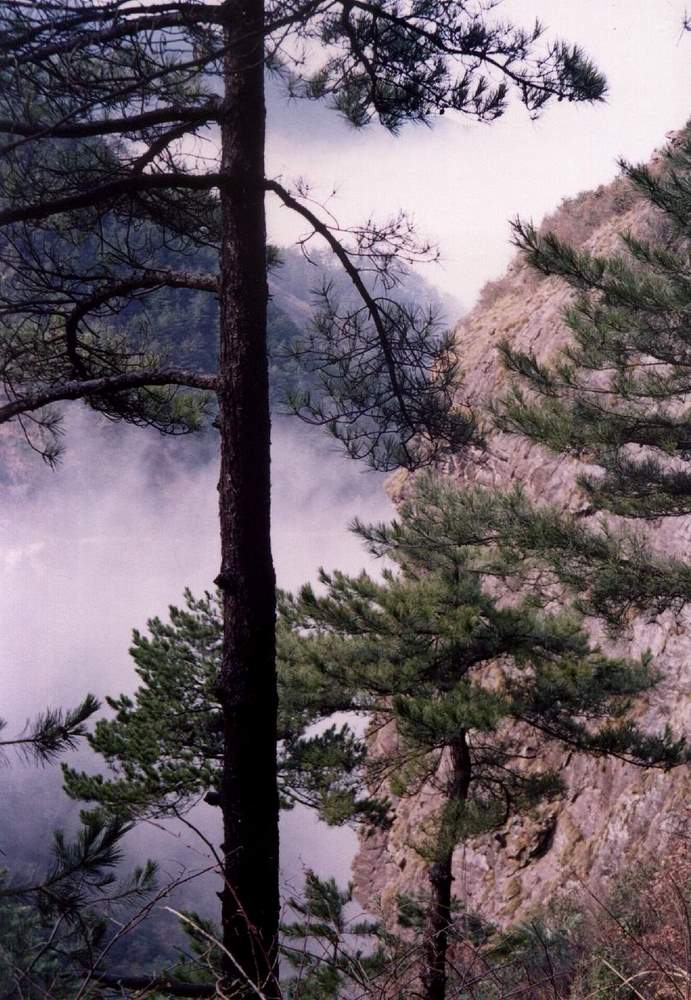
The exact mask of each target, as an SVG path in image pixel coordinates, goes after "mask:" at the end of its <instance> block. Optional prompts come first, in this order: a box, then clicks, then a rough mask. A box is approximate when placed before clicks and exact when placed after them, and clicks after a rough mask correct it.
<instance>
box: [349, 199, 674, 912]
mask: <svg viewBox="0 0 691 1000" xmlns="http://www.w3.org/2000/svg"><path fill="white" fill-rule="evenodd" d="M655 226H656V219H655V217H654V215H653V213H652V212H651V211H650V209H649V208H648V207H647V205H644V204H643V203H642V202H641V201H639V200H638V199H637V198H636V197H635V196H634V194H633V192H632V191H631V190H630V188H629V187H628V186H627V185H626V183H625V182H624V181H622V180H617V181H615V182H614V183H613V184H611V185H609V186H606V187H601V188H599V189H598V190H596V191H594V192H589V193H586V194H583V195H581V196H579V197H578V198H575V199H572V200H570V201H567V202H565V203H564V204H563V205H562V206H561V207H560V208H559V210H558V211H557V212H556V213H555V214H554V215H553V216H552V217H550V218H549V219H547V220H546V221H545V227H546V228H550V229H553V230H555V231H556V232H557V233H558V234H559V235H560V236H561V237H562V238H565V239H568V240H570V241H572V242H574V243H578V244H580V245H584V246H586V247H588V248H589V249H591V250H610V249H612V248H613V247H615V245H616V244H617V241H618V233H619V232H621V231H625V230H631V231H632V232H634V233H636V234H638V235H650V234H651V232H652V231H654V229H655ZM569 294H570V293H569V291H568V290H567V289H566V287H565V286H564V284H563V283H561V282H559V281H557V280H555V279H547V278H544V277H542V276H540V275H538V274H536V273H535V272H533V271H531V270H529V269H528V268H527V266H526V265H525V264H524V263H522V261H520V260H515V261H514V262H513V263H512V264H511V266H510V267H509V269H508V271H507V273H506V274H505V276H504V277H502V278H501V279H500V280H498V281H494V282H491V283H490V284H488V285H487V286H486V287H485V289H484V291H483V293H482V295H481V298H480V300H479V302H478V304H477V306H476V307H475V308H474V309H473V311H472V312H471V313H470V314H469V315H468V316H467V317H466V318H465V319H464V320H462V321H461V323H460V324H459V326H458V327H457V329H456V337H457V342H458V347H459V353H460V357H461V359H462V364H463V367H464V370H465V372H466V380H465V386H464V390H463V394H464V396H466V397H467V398H469V399H470V400H472V401H473V402H474V404H475V406H476V407H477V408H478V410H482V409H484V408H485V406H486V404H487V403H488V402H489V401H490V400H492V399H493V398H494V397H496V395H497V394H498V393H500V392H501V391H502V389H503V388H505V386H506V378H507V377H506V375H505V374H504V372H503V371H502V370H501V369H500V366H499V363H498V359H497V354H496V349H495V345H496V344H497V342H498V341H499V340H500V339H501V338H503V337H507V338H510V340H511V341H512V342H513V343H514V344H515V345H516V346H518V347H519V348H521V349H523V350H526V349H528V348H532V349H533V350H534V351H535V352H536V353H537V354H538V356H539V357H540V358H542V359H547V358H549V357H550V356H551V355H553V354H554V352H555V351H556V349H557V348H558V347H559V346H560V345H562V344H563V343H564V341H565V339H566V338H567V337H568V331H567V330H566V328H565V326H564V324H563V321H562V319H561V314H562V311H563V308H564V306H565V305H566V304H567V302H568V300H569ZM577 469H578V465H577V463H576V462H573V461H567V460H564V459H555V458H554V457H553V456H551V455H549V454H548V453H547V452H545V451H544V450H543V449H541V448H540V447H538V446H536V445H533V444H531V443H530V442H528V441H525V440H521V439H520V438H517V437H515V436H509V435H506V434H501V433H497V432H494V433H492V434H490V437H489V440H488V447H487V449H486V450H485V451H483V452H480V451H476V452H474V453H470V454H465V455H462V456H457V457H456V458H454V459H453V460H451V461H450V462H448V464H447V466H446V468H445V469H444V470H443V471H444V472H446V473H447V474H448V475H450V476H452V477H454V478H455V479H457V480H458V481H459V482H460V483H471V482H472V483H481V484H483V485H487V486H496V487H499V488H505V487H507V486H510V485H512V484H514V483H516V482H520V483H522V484H523V485H524V487H525V489H526V491H527V492H528V493H529V494H530V495H531V496H533V497H534V498H539V499H541V500H544V501H548V502H553V503H556V504H559V505H561V506H563V507H565V508H566V507H572V508H574V507H578V505H579V503H580V502H581V501H580V500H579V498H578V495H577V491H576V488H575V476H576V472H577ZM405 486H406V477H405V476H404V475H398V476H396V477H394V478H393V479H392V480H391V481H390V489H391V492H392V494H393V495H394V497H395V495H396V494H397V493H400V491H402V490H405ZM652 530H654V532H655V539H656V544H657V545H659V546H660V548H662V549H663V550H665V551H666V552H668V553H672V552H674V553H675V554H677V555H684V556H686V557H691V518H683V519H665V521H662V522H658V523H657V524H656V525H655V526H654V527H653V529H652ZM619 648H621V649H622V650H626V651H628V652H630V653H631V654H633V655H637V654H640V653H641V652H642V651H644V650H645V649H647V648H650V650H651V651H652V652H653V654H654V656H655V662H656V664H657V665H658V666H659V668H660V669H661V670H662V671H663V674H664V679H663V681H662V683H661V684H660V685H659V687H658V688H657V689H656V690H655V692H654V693H653V694H652V695H651V696H650V697H649V698H648V699H645V700H641V702H640V704H639V705H638V706H637V708H636V715H637V716H638V717H639V718H640V719H641V720H642V721H643V722H644V723H647V724H649V725H650V726H651V728H657V729H659V728H661V727H662V726H664V724H665V723H666V722H669V723H670V724H671V725H672V726H673V728H674V729H675V730H676V731H677V732H683V731H686V732H688V730H689V722H690V721H691V677H690V674H691V671H690V670H689V662H690V661H691V613H687V614H686V615H685V616H684V617H683V618H682V619H681V620H673V619H672V617H671V616H670V615H665V616H663V617H662V618H659V619H657V620H655V621H650V620H649V619H648V618H647V617H641V618H639V619H637V620H635V621H634V622H633V623H632V625H631V631H630V634H629V636H628V638H627V640H626V641H625V642H622V643H621V644H620V647H619ZM380 738H381V739H383V740H386V739H390V738H391V737H390V734H387V733H384V734H383V735H382V736H381V737H380ZM560 765H561V767H562V769H563V771H562V773H563V776H564V778H565V780H566V783H567V788H568V793H567V795H566V797H565V798H564V800H563V801H562V802H561V803H559V804H552V805H545V806H543V807H542V808H541V809H540V810H539V812H538V813H537V814H536V815H535V816H534V817H532V818H531V819H526V820H514V821H512V822H510V823H509V825H508V826H507V828H506V829H504V830H502V831H500V832H499V833H497V834H496V835H493V836H487V837H484V838H480V839H478V840H477V841H474V842H472V843H471V844H469V845H466V847H465V848H459V849H458V852H457V857H456V884H455V892H456V894H457V895H458V896H459V898H460V899H461V900H464V901H465V903H466V904H467V906H468V908H469V909H471V910H477V911H479V912H480V913H481V914H482V915H483V916H484V917H486V918H487V919H489V920H491V921H494V922H496V923H498V924H500V925H507V924H509V923H512V922H513V921H515V920H520V919H524V918H525V917H527V916H528V915H529V914H530V912H531V911H533V910H534V909H535V908H536V907H538V906H539V905H540V904H544V903H546V902H547V901H548V900H549V898H550V896H551V895H552V894H553V893H554V892H555V891H558V890H566V891H567V892H569V893H573V892H578V891H581V885H582V883H586V884H587V885H589V886H590V887H593V888H596V889H602V888H604V887H605V886H606V884H607V883H608V881H609V879H610V878H611V877H612V876H613V875H616V874H619V875H621V874H623V873H625V872H626V871H627V869H628V868H629V866H631V865H633V864H635V863H636V862H638V861H641V860H643V859H645V858H647V857H650V856H653V857H656V856H658V855H659V854H660V853H661V852H664V851H665V847H666V844H667V843H668V842H669V841H670V838H672V837H673V836H674V835H675V832H678V830H679V828H680V826H683V825H684V824H685V823H686V825H687V829H688V814H687V813H686V810H687V809H688V804H689V802H690V801H691V776H690V775H689V774H688V771H687V772H683V771H682V770H681V769H679V770H677V771H675V772H674V773H672V774H663V773H660V772H652V771H651V772H643V771H641V770H639V769H636V768H634V767H632V766H627V765H624V764H622V763H619V762H614V761H613V762H604V761H601V760H593V759H586V758H583V757H576V756H575V755H571V754H568V753H564V754H563V755H562V756H561V759H560ZM433 801H434V792H433V791H432V790H431V789H429V788H428V789H425V790H423V792H422V794H421V795H420V796H419V797H418V798H417V799H415V800H412V801H409V802H404V803H402V804H401V808H400V811H399V815H398V818H397V820H396V822H395V824H394V826H393V829H392V830H391V831H390V833H389V834H388V836H387V835H377V836H376V837H373V838H370V839H367V840H363V842H362V844H361V848H360V852H359V855H358V857H357V859H356V863H355V876H356V884H357V886H358V887H359V893H360V898H361V900H362V901H363V902H365V903H367V902H369V903H371V902H372V900H373V898H374V897H377V896H378V897H379V898H380V900H381V903H382V905H383V908H384V911H385V913H387V914H388V916H389V917H392V916H393V913H394V908H395V897H396V893H398V892H401V891H411V890H414V889H415V887H416V885H417V886H418V887H420V886H421V885H422V883H421V879H422V878H423V871H424V865H423V862H422V860H421V859H420V858H419V856H418V855H417V854H416V853H415V851H414V850H413V849H412V848H411V843H412V842H413V841H414V839H415V837H416V835H417V834H418V832H419V826H420V822H421V820H422V819H423V817H424V816H425V814H426V812H427V811H428V810H429V808H430V804H431V803H433Z"/></svg>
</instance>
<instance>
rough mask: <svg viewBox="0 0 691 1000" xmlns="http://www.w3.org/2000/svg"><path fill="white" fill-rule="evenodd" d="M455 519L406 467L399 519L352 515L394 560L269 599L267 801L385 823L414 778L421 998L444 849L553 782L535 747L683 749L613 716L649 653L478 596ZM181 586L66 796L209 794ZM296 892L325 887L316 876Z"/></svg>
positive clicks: (443, 982)
mask: <svg viewBox="0 0 691 1000" xmlns="http://www.w3.org/2000/svg"><path fill="white" fill-rule="evenodd" d="M467 520H468V515H467V510H466V507H465V506H464V501H463V497H462V494H459V493H458V492H457V491H456V490H455V489H454V488H453V487H452V486H451V485H449V484H448V483H444V482H439V481H437V480H435V479H433V478H431V477H430V478H422V479H420V480H419V482H418V484H417V486H416V489H415V492H414V493H413V494H412V495H411V497H410V498H409V499H408V501H407V502H406V503H405V504H404V505H403V507H402V510H401V518H400V520H398V521H395V522H393V523H392V524H388V525H375V526H364V525H358V526H357V531H358V533H359V534H360V535H361V537H362V538H363V539H364V540H365V541H366V542H367V544H368V545H369V546H370V548H371V549H372V550H373V551H374V552H375V553H376V554H377V555H379V556H384V557H386V558H387V560H388V562H389V565H390V567H391V566H393V568H389V569H388V570H386V571H385V572H384V575H383V578H382V579H381V580H379V581H377V580H375V579H373V578H372V577H370V576H368V575H367V574H361V575H360V576H358V577H348V576H346V575H344V574H341V573H334V574H332V575H329V574H322V577H321V584H322V587H323V588H324V589H323V592H321V593H315V591H314V590H313V589H312V588H311V587H310V586H305V587H304V588H303V589H302V590H301V592H300V593H299V594H298V595H297V596H295V597H292V596H290V595H280V597H279V608H280V611H281V616H280V619H279V628H278V640H279V641H278V652H279V657H278V660H279V679H280V684H279V692H280V701H279V704H280V709H279V737H280V744H279V754H278V757H279V764H280V770H279V780H280V786H281V790H282V799H283V802H284V804H285V805H290V804H292V803H293V802H300V803H303V804H306V805H309V806H311V807H314V808H317V809H319V811H320V813H321V815H322V816H323V817H324V818H325V819H327V820H328V821H329V822H332V823H343V822H350V821H355V822H357V823H359V824H361V825H364V827H365V828H366V829H367V828H368V827H371V826H372V825H382V824H384V825H386V824H387V823H388V822H390V820H391V819H392V817H393V815H394V814H395V810H396V808H397V803H398V802H399V801H400V800H401V799H404V798H406V797H409V796H411V795H414V794H415V793H416V792H417V791H419V790H420V788H421V787H422V786H423V785H425V784H431V785H432V787H434V788H435V789H436V791H437V794H438V796H439V807H438V809H437V810H436V811H435V812H434V813H433V814H432V815H430V817H429V818H428V820H427V823H426V828H425V829H424V831H422V832H421V834H420V837H419V839H418V841H417V843H416V844H415V845H414V846H415V848H416V850H417V851H418V852H419V853H420V855H421V856H422V858H423V859H424V861H425V863H426V867H427V871H428V886H427V887H426V888H425V889H423V891H422V892H421V896H420V900H418V901H417V903H416V905H417V906H418V908H419V912H420V915H421V928H422V962H421V967H422V970H423V971H422V979H423V995H424V996H425V998H427V1000H438V998H443V997H444V996H445V995H446V991H447V979H448V968H447V956H446V952H447V946H448V942H449V940H450V939H451V938H452V937H453V935H454V933H455V930H454V928H455V920H456V916H457V908H456V906H455V903H454V899H453V894H452V881H453V880H452V862H453V857H454V851H455V848H456V846H457V845H458V844H459V843H460V842H462V841H463V840H464V839H467V838H469V837H472V836H474V835H477V834H479V833H483V832H487V831H489V830H493V829H497V828H500V827H502V826H503V825H504V824H505V823H506V822H507V820H508V819H509V818H510V817H511V816H513V815H515V814H516V813H518V812H521V811H524V810H529V809H531V808H533V807H534V806H535V805H537V804H538V803H539V802H540V801H542V800H544V799H549V798H553V797H555V796H558V795H559V794H560V792H561V790H562V789H561V782H560V778H559V774H558V773H557V772H556V771H555V770H554V768H553V766H552V765H550V764H549V763H548V761H549V760H552V759H553V755H552V754H550V753H549V748H550V746H553V745H557V746H562V747H566V748H569V749H571V750H575V751H577V752H583V753H590V754H595V755H598V756H606V755H611V756H615V757H618V758H620V759H623V760H626V761H629V762H633V763H635V764H639V765H641V766H644V767H661V768H671V767H674V766H675V765H676V764H678V763H679V762H680V761H681V760H683V759H684V752H685V751H684V744H683V741H680V740H676V739H675V738H674V737H673V735H672V734H671V733H669V732H666V731H665V732H662V733H660V734H650V733H645V732H642V731H641V730H639V728H638V727H637V726H636V725H635V724H633V723H632V722H631V721H630V720H629V719H628V718H627V715H626V712H627V709H628V708H629V706H630V704H631V699H632V698H633V697H635V696H636V695H638V694H639V693H641V692H643V691H646V690H647V689H648V688H650V687H651V686H652V685H653V684H654V682H655V679H656V675H655V671H654V669H653V665H652V664H651V663H650V662H649V659H648V658H647V657H644V658H643V659H642V660H640V661H632V660H627V659H622V658H619V659H617V658H613V657H609V656H606V655H604V654H603V653H602V652H601V651H600V650H599V649H598V648H596V647H594V646H593V645H592V643H591V642H590V640H589V638H588V636H587V634H586V632H585V631H584V629H583V627H582V622H581V619H580V616H579V615H578V614H577V613H576V612H575V611H573V610H561V611H558V612H555V611H550V610H549V609H545V607H544V606H543V605H544V602H543V601H541V600H540V598H539V596H538V595H537V594H536V593H532V594H530V595H529V596H521V597H517V598H516V599H515V600H514V601H513V602H510V603H508V604H507V603H506V602H499V601H497V599H496V598H495V597H494V596H492V592H491V590H490V588H489V587H488V586H487V583H486V582H485V581H486V580H487V578H488V576H489V574H488V572H487V571H488V569H489V565H490V560H491V559H492V558H494V556H493V554H492V551H491V549H492V546H491V544H490V545H487V544H485V545H482V544H480V543H479V542H478V541H476V542H475V543H474V544H469V542H468V538H467V535H468V523H467ZM525 568H526V569H527V567H525ZM186 602H187V607H186V609H185V610H183V611H181V610H179V609H171V622H170V624H169V625H168V624H166V625H164V624H163V623H161V622H160V621H159V620H154V621H153V622H151V623H150V631H151V635H150V637H146V638H145V637H142V636H140V635H137V634H135V645H134V647H133V655H134V658H135V661H136V663H137V669H138V672H139V674H140V677H141V679H142V681H143V684H142V687H140V689H139V690H138V691H137V692H136V694H135V696H134V698H133V699H129V698H126V697H120V698H119V699H113V700H112V701H111V706H112V707H113V708H114V709H115V710H116V715H115V717H114V718H113V719H111V720H105V721H101V722H99V723H98V725H97V728H96V731H95V734H94V736H93V737H91V743H92V746H93V747H94V749H96V750H97V751H98V752H99V753H100V754H102V755H103V756H104V757H105V759H106V760H107V761H108V763H109V764H110V766H111V768H112V769H113V770H114V771H115V772H116V773H115V777H113V778H108V779H106V778H103V777H101V776H95V777H90V776H87V775H85V774H79V773H75V772H73V771H71V770H70V769H69V768H67V769H66V777H67V787H68V790H69V791H70V794H72V795H74V796H78V797H83V798H87V799H90V800H92V801H96V802H98V803H99V804H100V805H101V806H103V807H105V808H107V809H109V810H113V811H115V812H116V814H117V813H118V812H120V813H126V814H127V815H129V816H137V815H139V816H142V815H179V814H180V811H181V810H184V809H187V808H188V807H189V806H190V805H191V804H193V803H194V802H196V801H199V799H200V798H202V797H203V796H204V795H205V794H206V795H207V799H208V792H209V791H211V793H212V797H211V798H212V801H213V800H214V796H213V792H214V790H215V789H216V788H217V786H218V781H219V774H220V761H221V759H222V745H221V744H222V733H221V732H220V730H219V728H218V718H219V708H218V704H217V701H216V700H215V699H214V695H213V691H214V683H215V678H216V677H217V674H218V671H219V668H220V640H221V631H222V629H221V618H220V612H219V609H218V605H217V604H216V603H215V602H214V601H213V600H211V599H210V598H209V597H208V596H207V597H205V598H203V599H202V600H195V599H194V598H192V596H191V595H190V594H187V595H186ZM181 693H182V697H180V694H181ZM339 711H340V712H342V711H347V712H354V713H366V714H367V716H368V717H369V718H370V719H372V720H373V725H374V726H375V727H377V728H379V727H382V726H384V725H386V724H388V732H389V737H388V738H387V739H386V740H385V741H384V744H383V749H382V746H379V747H378V748H377V749H376V750H374V751H373V744H372V743H371V742H368V740H366V739H365V738H363V737H361V736H358V735H357V732H356V731H355V730H354V729H351V728H350V727H349V726H348V725H344V726H341V727H340V728H337V727H335V726H331V727H330V728H327V729H325V730H322V731H321V732H319V733H318V734H317V735H311V734H310V733H311V731H308V727H309V726H310V725H311V724H312V723H314V722H315V721H318V720H328V719H329V717H330V716H331V715H332V714H333V713H335V712H339ZM370 735H371V734H370ZM308 888H309V885H308ZM312 889H313V891H314V893H315V894H317V895H319V894H323V893H326V896H328V897H329V898H330V896H329V893H331V895H333V894H334V893H336V895H338V890H336V888H335V887H333V886H332V887H331V889H330V890H329V889H328V885H327V886H326V887H325V886H324V885H322V884H321V883H319V882H318V880H317V881H315V882H314V884H313V885H312ZM327 890H328V892H327ZM315 898H316V897H315ZM320 898H321V896H320ZM335 898H336V897H334V899H335ZM338 899H340V896H338ZM308 903H309V900H307V902H306V904H305V905H307V904H308ZM322 903H323V905H326V903H324V901H323V900H322ZM342 903H343V900H341V903H340V904H339V906H342ZM337 909H338V908H337ZM339 912H340V910H339ZM315 920H316V918H315ZM318 923H319V921H317V924H318ZM370 931H371V933H374V932H375V929H374V928H371V929H370ZM294 932H295V927H293V928H292V931H291V933H294ZM334 933H335V932H334ZM315 934H316V932H315ZM308 936H309V935H308ZM388 943H390V942H387V941H386V940H385V938H381V939H380V944H381V945H382V946H385V945H386V944H388ZM378 954H379V960H382V955H381V953H378ZM339 963H341V964H342V967H341V966H339ZM375 965H376V963H374V964H373V965H372V974H373V975H374V974H375V973H374V970H375ZM314 966H315V967H314V970H313V974H312V979H313V980H314V982H315V983H318V982H319V981H321V979H323V980H324V983H326V982H327V980H328V982H331V980H332V979H333V983H334V984H336V983H337V982H341V979H342V977H343V976H344V975H346V973H347V971H348V969H350V968H351V961H350V959H349V958H348V952H347V950H341V949H340V947H339V951H338V962H337V963H336V966H335V967H334V966H333V964H332V965H329V963H328V962H326V960H325V959H324V960H323V961H318V960H317V959H314ZM339 968H340V972H339V971H338V970H339ZM351 971H352V970H351ZM315 988H316V987H315ZM324 988H326V986H324ZM334 989H336V986H335V985H334ZM326 995H330V994H326ZM334 995H337V993H334Z"/></svg>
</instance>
